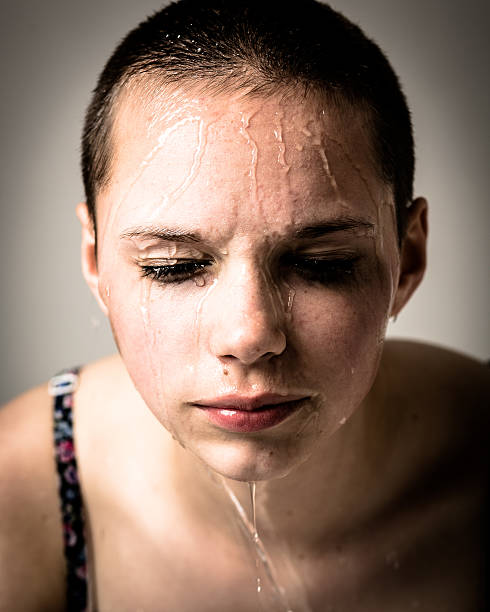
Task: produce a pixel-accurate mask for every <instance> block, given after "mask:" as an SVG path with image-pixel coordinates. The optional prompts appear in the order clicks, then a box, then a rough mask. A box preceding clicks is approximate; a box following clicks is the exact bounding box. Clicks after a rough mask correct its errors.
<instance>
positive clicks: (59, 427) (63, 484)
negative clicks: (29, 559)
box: [49, 368, 87, 612]
mask: <svg viewBox="0 0 490 612" xmlns="http://www.w3.org/2000/svg"><path fill="white" fill-rule="evenodd" d="M78 372H79V369H78V368H74V369H71V370H64V371H63V372H61V373H60V374H58V375H57V376H55V377H54V378H52V379H51V380H50V382H49V393H50V395H52V396H54V407H53V408H54V413H53V417H54V418H53V425H54V447H55V459H56V469H57V472H58V490H59V496H60V506H61V515H62V520H63V537H64V546H65V559H66V571H67V576H66V589H67V608H66V609H67V610H69V612H82V611H85V610H86V608H87V555H86V547H85V533H84V523H83V502H82V494H81V490H80V484H79V482H78V470H77V460H76V456H75V448H74V442H73V414H72V406H73V392H74V390H75V388H76V386H77V384H78Z"/></svg>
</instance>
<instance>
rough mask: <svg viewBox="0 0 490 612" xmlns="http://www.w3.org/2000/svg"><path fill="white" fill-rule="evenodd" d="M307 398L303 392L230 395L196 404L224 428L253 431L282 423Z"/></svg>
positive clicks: (242, 431) (211, 419) (236, 430)
mask: <svg viewBox="0 0 490 612" xmlns="http://www.w3.org/2000/svg"><path fill="white" fill-rule="evenodd" d="M307 399H308V397H305V396H299V395H277V394H273V393H265V394H262V395H257V396H253V397H250V396H243V395H227V396H222V397H219V398H213V399H206V400H200V401H198V402H193V405H194V406H196V407H197V408H199V409H200V410H202V411H203V412H204V413H205V415H206V417H207V419H208V420H209V421H210V422H211V423H213V424H214V425H217V426H218V427H220V428H221V429H225V430H227V431H232V432H238V433H251V432H255V431H261V430H263V429H268V428H270V427H274V426H275V425H278V424H279V423H281V422H282V421H284V420H285V419H287V418H288V417H289V416H290V415H291V414H292V413H293V412H296V411H297V410H298V409H299V408H300V407H301V405H302V404H303V402H304V401H305V400H307Z"/></svg>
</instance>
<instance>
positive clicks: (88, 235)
mask: <svg viewBox="0 0 490 612" xmlns="http://www.w3.org/2000/svg"><path fill="white" fill-rule="evenodd" d="M77 217H78V219H79V221H80V224H81V226H82V250H81V256H82V257H81V259H82V272H83V276H84V278H85V281H86V282H87V285H88V286H89V287H90V290H91V291H92V293H93V294H94V296H95V299H96V300H97V302H98V304H99V306H100V308H101V310H102V312H103V313H104V314H105V315H107V306H106V304H105V302H104V300H103V299H102V294H101V292H100V283H99V272H98V269H97V255H96V251H95V228H94V224H93V222H92V218H91V217H90V214H89V212H88V208H87V204H86V203H85V202H80V204H78V206H77Z"/></svg>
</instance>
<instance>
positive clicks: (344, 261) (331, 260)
mask: <svg viewBox="0 0 490 612" xmlns="http://www.w3.org/2000/svg"><path fill="white" fill-rule="evenodd" d="M358 260H359V257H358V256H357V255H352V256H351V255H349V256H342V257H338V256H335V257H334V256H328V255H327V256H308V255H290V256H288V257H286V258H284V259H283V262H282V268H283V270H284V272H292V273H293V274H295V275H297V276H299V277H301V278H303V279H304V280H306V281H308V282H314V283H321V284H323V285H333V284H340V283H344V284H346V283H349V282H351V281H352V280H353V278H354V275H355V272H356V268H357V262H358Z"/></svg>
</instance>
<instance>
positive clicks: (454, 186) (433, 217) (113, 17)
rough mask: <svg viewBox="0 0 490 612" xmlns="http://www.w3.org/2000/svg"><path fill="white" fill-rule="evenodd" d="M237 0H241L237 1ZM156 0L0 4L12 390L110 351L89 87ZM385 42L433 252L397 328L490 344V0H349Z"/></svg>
mask: <svg viewBox="0 0 490 612" xmlns="http://www.w3.org/2000/svg"><path fill="white" fill-rule="evenodd" d="M230 1H231V0H230ZM160 5H161V2H158V1H157V0H139V1H138V2H135V1H134V0H98V1H96V0H85V1H84V2H74V1H67V0H47V1H44V2H39V1H38V0H9V1H8V2H7V1H5V0H4V1H3V3H2V19H1V25H0V41H1V42H0V46H1V49H0V51H1V53H0V58H1V59H0V61H1V63H2V68H1V69H2V79H1V83H2V95H1V99H0V104H1V112H0V120H1V122H2V123H1V135H2V143H1V144H2V151H1V162H2V163H1V183H0V186H1V195H0V198H1V199H0V203H1V210H0V213H1V217H0V231H1V240H0V248H1V253H0V256H1V264H2V265H1V279H0V281H1V285H0V286H1V291H2V295H1V305H0V308H1V310H0V317H1V331H0V346H1V356H2V362H1V368H0V402H3V401H5V400H7V399H9V398H10V397H12V396H14V395H15V394H17V393H19V392H21V391H22V390H25V389H27V388H28V387H30V386H32V385H34V384H38V383H40V382H42V381H44V380H46V379H47V378H49V377H50V376H51V375H52V374H53V373H54V372H56V371H57V370H58V369H61V368H63V367H67V366H71V365H75V364H82V363H86V362H87V361H90V360H92V359H95V358H97V357H99V356H102V355H105V354H108V353H110V352H112V351H113V350H114V346H113V344H112V340H111V337H110V331H109V329H108V325H107V322H106V321H105V319H104V317H103V316H102V315H101V314H100V313H99V312H98V309H97V306H96V304H95V301H94V300H93V298H92V297H91V295H90V293H89V291H88V289H87V288H86V287H85V285H84V282H83V279H82V276H81V273H80V265H79V228H78V223H77V220H76V218H75V214H74V208H75V205H76V203H77V202H78V201H79V200H80V199H81V198H82V197H83V192H82V186H81V180H80V177H79V169H78V154H79V144H78V141H79V134H80V129H81V124H82V117H83V112H84V108H85V106H86V104H87V102H88V97H89V92H90V91H91V89H92V88H93V86H94V84H95V79H96V76H97V74H98V73H99V71H100V70H101V68H102V65H103V62H104V61H105V60H106V58H107V57H108V55H109V54H110V52H111V51H112V49H113V47H114V45H115V44H116V42H117V41H118V40H119V39H120V38H121V37H122V36H123V35H124V34H125V33H126V32H127V31H128V30H129V29H130V28H131V27H132V26H134V25H135V24H136V23H137V22H138V21H140V20H141V19H143V18H144V17H145V16H146V15H147V14H149V13H151V12H152V11H153V10H155V9H157V8H159V7H160ZM333 5H334V6H335V7H336V8H338V9H339V10H341V11H342V12H344V13H345V14H346V15H347V16H348V17H349V18H351V19H353V20H354V21H355V22H358V23H360V24H361V25H362V26H363V27H364V30H365V31H366V32H367V33H368V35H370V36H371V37H373V38H374V39H375V40H376V41H377V42H378V43H379V44H380V45H381V47H382V48H383V49H384V50H385V51H386V52H387V53H388V55H389V57H390V58H391V61H392V63H393V65H394V67H395V69H396V71H397V72H398V73H399V75H400V76H401V80H402V83H403V85H404V88H405V92H406V94H407V96H408V99H409V104H410V106H411V108H412V111H413V118H414V125H415V136H416V141H417V157H418V165H417V177H416V193H417V194H423V195H425V196H427V197H428V198H429V202H430V204H431V213H430V230H431V232H430V249H429V261H430V267H429V272H428V274H427V277H426V280H425V282H424V284H423V286H422V287H421V289H419V291H418V293H417V294H416V295H415V297H414V298H413V300H412V302H411V303H410V304H409V305H408V307H407V308H406V310H405V311H404V312H403V313H402V314H401V316H400V317H399V319H398V321H397V322H396V323H395V324H394V325H391V327H390V331H389V333H390V334H391V335H397V336H408V337H413V338H420V339H425V340H428V341H431V342H435V343H439V344H444V345H447V346H450V347H454V348H456V349H458V350H461V351H464V352H467V353H470V354H472V355H475V356H479V357H482V358H487V357H489V356H490V333H489V316H488V314H489V310H490V309H489V301H490V300H489V292H488V261H489V259H490V258H489V247H488V242H489V241H488V234H489V231H488V227H489V215H488V212H487V211H488V205H487V192H488V186H487V184H488V174H489V159H490V156H489V152H490V151H489V148H490V147H489V138H488V133H487V131H488V130H487V127H488V116H487V108H488V106H489V78H488V68H487V58H488V51H489V48H488V47H489V42H488V36H487V32H488V27H489V19H488V13H489V9H488V2H486V0H485V1H484V0H481V1H479V0H469V1H465V2H462V1H461V0H460V1H453V2H447V1H436V0H412V1H411V2H407V0H337V1H336V2H334V3H333Z"/></svg>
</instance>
